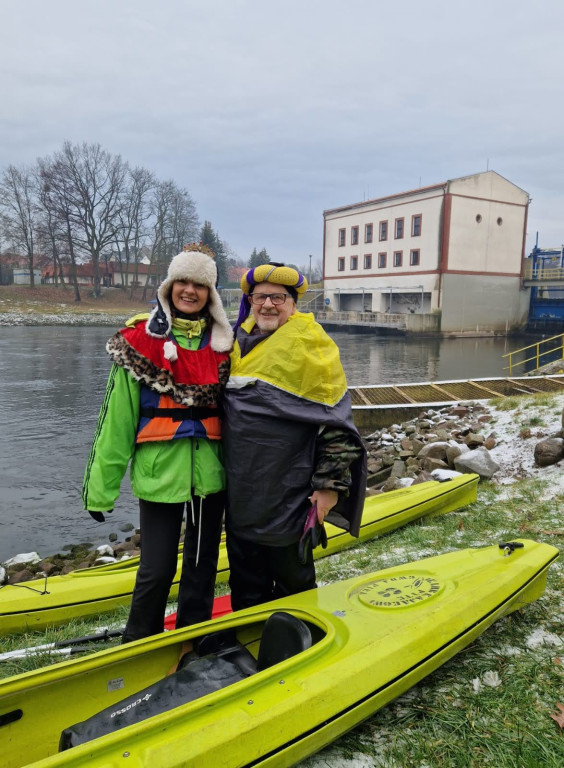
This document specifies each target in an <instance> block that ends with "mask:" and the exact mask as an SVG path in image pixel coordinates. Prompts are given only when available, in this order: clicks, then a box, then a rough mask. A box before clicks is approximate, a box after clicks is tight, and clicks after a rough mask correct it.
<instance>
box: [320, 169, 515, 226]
mask: <svg viewBox="0 0 564 768" xmlns="http://www.w3.org/2000/svg"><path fill="white" fill-rule="evenodd" d="M487 173H489V174H495V175H496V176H499V177H500V178H501V179H503V180H504V181H506V182H507V183H508V184H511V185H512V186H514V187H516V188H517V189H520V190H521V191H522V192H524V193H525V194H527V192H525V190H524V189H521V187H518V186H517V184H513V182H512V181H509V180H508V179H506V178H505V177H504V176H502V175H501V174H500V173H497V171H480V172H479V173H471V174H469V175H468V176H457V177H456V178H454V179H447V181H441V182H439V183H438V184H432V185H431V186H427V187H419V188H417V189H409V190H407V191H406V192H397V193H395V194H393V195H386V196H385V197H375V198H372V199H371V200H363V201H362V202H360V203H350V204H349V205H342V206H339V207H338V208H328V209H327V210H325V211H323V216H324V217H325V216H328V215H330V214H332V213H341V211H348V210H352V209H353V208H364V207H368V206H373V205H379V204H381V203H386V202H388V201H389V200H390V201H391V200H398V199H401V198H402V197H410V196H412V195H418V194H424V193H427V192H433V191H434V190H443V191H444V192H447V191H448V187H449V185H450V184H453V183H454V182H457V181H463V180H464V179H470V178H472V177H475V176H483V175H485V174H487Z"/></svg>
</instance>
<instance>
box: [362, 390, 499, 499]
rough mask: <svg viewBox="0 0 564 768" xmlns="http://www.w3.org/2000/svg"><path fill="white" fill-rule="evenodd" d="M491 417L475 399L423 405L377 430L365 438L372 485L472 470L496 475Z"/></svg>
mask: <svg viewBox="0 0 564 768" xmlns="http://www.w3.org/2000/svg"><path fill="white" fill-rule="evenodd" d="M491 421H492V416H491V414H490V413H489V411H488V409H487V407H486V406H484V405H481V404H479V403H473V402H472V403H462V404H457V405H453V406H447V407H445V408H442V409H440V410H428V411H424V412H422V413H419V415H418V416H417V417H416V418H414V419H411V420H410V421H406V422H403V423H402V424H393V425H392V426H391V427H387V428H385V429H380V430H377V431H376V432H373V433H372V434H370V435H368V436H366V437H365V438H364V442H365V444H366V447H367V450H368V484H369V486H370V487H371V488H372V489H373V492H374V490H375V491H390V490H394V489H395V488H401V487H405V486H407V485H411V484H412V483H414V482H425V481H427V480H432V479H433V478H434V477H439V478H440V479H446V477H449V476H452V475H453V474H462V473H468V472H475V473H476V474H478V475H480V477H481V478H490V477H492V476H493V475H494V474H495V472H497V471H498V469H499V465H498V464H497V463H496V462H495V461H494V460H493V458H492V457H491V456H490V453H489V452H490V451H491V449H492V448H495V446H496V444H497V440H496V437H497V436H496V433H495V430H492V429H491V424H490V422H491Z"/></svg>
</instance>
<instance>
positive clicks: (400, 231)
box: [395, 219, 403, 240]
mask: <svg viewBox="0 0 564 768" xmlns="http://www.w3.org/2000/svg"><path fill="white" fill-rule="evenodd" d="M395 227H396V229H395V238H396V240H401V239H402V237H403V219H396V223H395Z"/></svg>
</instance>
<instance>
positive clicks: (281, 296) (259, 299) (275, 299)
mask: <svg viewBox="0 0 564 768" xmlns="http://www.w3.org/2000/svg"><path fill="white" fill-rule="evenodd" d="M289 295H290V294H289V293H251V295H250V296H249V301H250V302H251V304H257V305H258V306H259V307H260V306H262V304H264V302H265V301H266V300H267V299H270V301H271V302H272V303H273V304H274V306H275V307H279V306H280V305H281V304H284V302H285V301H286V297H287V296H289Z"/></svg>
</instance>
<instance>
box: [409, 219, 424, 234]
mask: <svg viewBox="0 0 564 768" xmlns="http://www.w3.org/2000/svg"><path fill="white" fill-rule="evenodd" d="M421 218H422V216H421V214H420V213H418V214H416V215H415V216H412V217H411V236H412V237H419V235H420V234H421Z"/></svg>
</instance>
